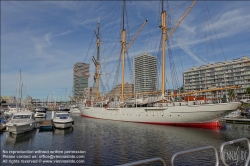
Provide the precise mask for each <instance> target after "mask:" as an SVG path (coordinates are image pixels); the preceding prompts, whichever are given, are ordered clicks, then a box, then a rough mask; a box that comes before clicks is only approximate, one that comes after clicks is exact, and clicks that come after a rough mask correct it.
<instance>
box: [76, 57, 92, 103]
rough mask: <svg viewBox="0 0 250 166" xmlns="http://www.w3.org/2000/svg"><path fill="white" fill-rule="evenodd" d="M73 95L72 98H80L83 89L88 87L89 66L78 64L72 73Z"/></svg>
mask: <svg viewBox="0 0 250 166" xmlns="http://www.w3.org/2000/svg"><path fill="white" fill-rule="evenodd" d="M73 76H74V78H73V94H74V98H75V99H78V98H81V97H82V95H83V92H84V89H85V88H88V86H89V64H87V63H83V62H78V63H76V64H75V65H74V71H73Z"/></svg>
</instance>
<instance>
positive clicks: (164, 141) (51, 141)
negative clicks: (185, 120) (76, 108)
mask: <svg viewBox="0 0 250 166" xmlns="http://www.w3.org/2000/svg"><path fill="white" fill-rule="evenodd" d="M47 117H48V120H46V121H44V120H42V121H43V123H44V124H45V122H46V123H47V124H46V125H50V124H51V122H49V121H50V120H49V119H51V112H50V111H49V112H47ZM72 117H73V119H74V121H75V124H74V130H72V129H71V128H68V129H64V130H62V129H55V130H52V131H45V132H40V131H39V129H35V130H34V131H32V132H28V133H26V134H21V135H14V136H13V135H10V134H9V133H8V132H4V133H2V134H1V148H2V150H5V151H11V150H15V151H20V150H22V151H28V150H30V151H39V150H40V151H56V150H57V151H62V152H65V151H86V153H85V154H84V159H83V158H81V160H84V163H83V164H81V165H86V166H87V165H100V166H107V165H122V164H126V163H131V162H135V161H139V160H144V159H150V158H155V157H159V158H161V159H163V160H164V162H166V164H167V165H171V161H170V159H171V157H172V155H173V154H175V153H177V152H180V151H183V150H189V149H194V148H200V147H204V146H214V147H215V148H216V149H217V151H219V147H220V146H221V144H222V143H224V142H227V141H232V140H236V139H240V138H248V139H249V138H250V132H249V131H250V126H249V125H245V124H229V123H223V124H222V126H223V127H222V128H221V129H218V130H211V129H200V128H187V127H175V126H162V125H150V124H139V123H131V122H127V123H125V122H119V121H110V120H99V119H90V118H84V117H81V116H80V115H76V114H72ZM38 123H39V122H38ZM40 125H41V123H40ZM40 127H41V126H40ZM237 149H238V151H239V152H241V151H242V152H243V151H244V152H245V151H247V154H249V153H248V148H247V144H246V142H242V143H240V144H235V145H234V146H231V145H230V148H227V149H226V150H227V151H232V152H234V151H237ZM38 154H41V153H38ZM2 155H3V154H2ZM219 155H220V154H219ZM246 156H247V155H246ZM41 159H42V160H43V161H44V160H47V159H45V158H41ZM54 160H55V159H54ZM51 161H52V159H51ZM226 161H227V163H231V164H235V163H236V162H237V163H238V165H243V164H244V162H245V161H246V158H244V156H243V158H242V160H241V159H240V160H239V161H237V160H235V159H234V158H227V159H226ZM219 162H220V165H222V161H221V159H220V158H219ZM213 163H215V158H214V152H213V151H205V152H204V153H203V152H198V153H193V154H187V155H184V156H182V157H180V158H179V157H178V158H176V160H175V164H176V165H183V164H184V165H187V164H189V165H213ZM18 165H25V164H22V163H19V164H18ZM38 165H39V164H38ZM41 165H51V164H41ZM62 165H64V164H62ZM65 165H67V164H65ZM153 165H161V163H159V162H156V163H154V164H153Z"/></svg>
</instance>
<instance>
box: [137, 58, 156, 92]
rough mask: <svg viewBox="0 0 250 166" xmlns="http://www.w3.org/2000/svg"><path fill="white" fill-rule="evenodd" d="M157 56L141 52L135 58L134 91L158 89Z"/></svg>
mask: <svg viewBox="0 0 250 166" xmlns="http://www.w3.org/2000/svg"><path fill="white" fill-rule="evenodd" d="M157 85H158V75H157V58H156V57H154V56H152V55H149V54H141V55H139V56H137V57H135V58H134V89H135V90H134V91H135V93H139V92H152V91H156V90H158V87H157Z"/></svg>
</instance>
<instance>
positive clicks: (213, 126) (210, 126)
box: [81, 114, 222, 129]
mask: <svg viewBox="0 0 250 166" xmlns="http://www.w3.org/2000/svg"><path fill="white" fill-rule="evenodd" d="M81 116H82V117H86V118H93V119H103V118H96V117H92V116H87V115H84V114H81ZM103 120H112V119H103ZM114 121H121V122H134V123H144V124H155V125H165V126H180V127H194V128H207V129H220V128H222V125H221V123H220V122H218V121H213V122H200V123H166V122H135V121H122V120H114Z"/></svg>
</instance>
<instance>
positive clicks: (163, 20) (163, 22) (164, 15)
mask: <svg viewBox="0 0 250 166" xmlns="http://www.w3.org/2000/svg"><path fill="white" fill-rule="evenodd" d="M196 1H197V0H194V2H193V3H192V5H191V6H190V7H189V8H188V10H187V11H186V12H185V13H184V14H183V16H182V17H181V19H180V20H179V21H178V23H177V24H176V25H175V27H174V28H173V29H172V31H171V32H170V33H169V35H168V36H167V24H166V18H167V12H166V11H164V5H163V4H164V3H163V0H162V12H161V26H160V28H161V29H162V80H161V94H162V101H163V100H164V99H163V98H164V93H165V83H164V82H165V72H166V71H165V70H166V69H165V61H166V41H167V40H168V39H169V38H170V36H171V35H172V34H173V32H174V31H175V30H176V28H177V27H178V26H179V25H180V23H181V22H182V21H183V20H184V18H185V17H186V16H187V14H188V13H189V12H190V10H191V9H192V8H193V6H194V5H195V4H196Z"/></svg>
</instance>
